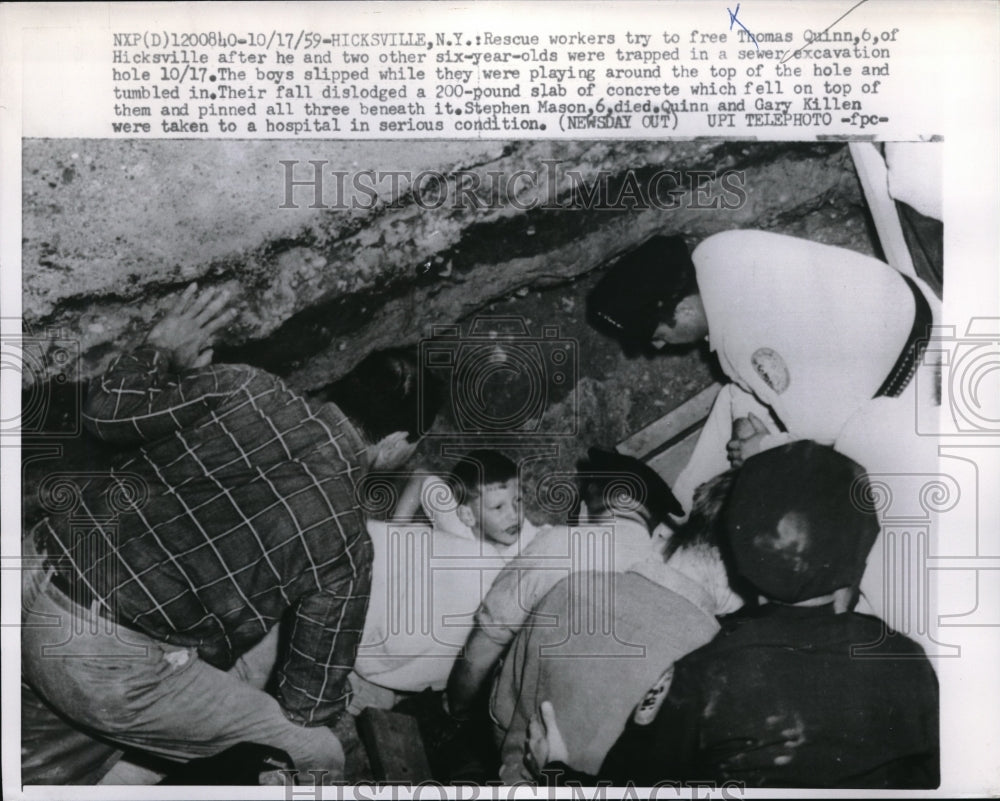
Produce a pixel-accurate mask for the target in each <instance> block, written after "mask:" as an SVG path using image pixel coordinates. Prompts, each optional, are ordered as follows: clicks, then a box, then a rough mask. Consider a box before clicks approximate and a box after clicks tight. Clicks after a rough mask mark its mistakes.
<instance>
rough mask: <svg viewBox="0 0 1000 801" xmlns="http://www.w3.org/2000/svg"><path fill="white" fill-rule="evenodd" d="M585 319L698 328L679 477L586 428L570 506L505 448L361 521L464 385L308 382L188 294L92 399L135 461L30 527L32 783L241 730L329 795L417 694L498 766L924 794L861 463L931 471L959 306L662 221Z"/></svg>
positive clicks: (167, 754) (928, 765) (928, 749)
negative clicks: (57, 745)
mask: <svg viewBox="0 0 1000 801" xmlns="http://www.w3.org/2000/svg"><path fill="white" fill-rule="evenodd" d="M588 305H589V308H588V311H589V314H590V319H591V320H592V322H593V323H594V324H595V325H596V326H598V327H600V328H602V329H604V330H605V331H607V332H609V333H611V334H613V335H614V336H616V337H617V338H618V339H619V340H621V342H622V343H623V344H624V345H625V346H626V347H627V348H628V349H636V348H651V349H657V348H662V347H665V346H670V347H674V346H682V345H689V344H692V343H698V342H701V341H703V340H704V339H705V338H706V337H707V339H708V342H709V345H710V348H711V350H712V351H713V352H714V354H715V356H716V357H717V358H718V362H719V364H720V366H721V368H722V370H723V372H724V373H725V374H726V376H727V377H728V378H729V379H730V383H728V384H727V385H726V386H725V387H724V388H723V390H722V392H720V394H719V396H718V398H717V400H716V402H715V405H714V407H713V409H712V412H711V414H710V416H709V418H708V420H707V421H706V424H705V427H704V429H703V431H702V434H701V436H700V439H699V441H698V444H697V446H696V448H695V451H694V453H693V455H692V457H691V460H690V462H689V464H688V466H687V468H686V469H685V470H684V471H683V472H682V474H681V475H680V477H679V478H678V479H677V481H676V482H674V486H673V488H672V489H671V487H670V486H668V484H667V483H666V482H665V481H664V479H663V478H662V477H661V476H659V475H657V473H656V472H655V471H654V470H653V469H652V468H650V467H649V466H648V465H646V464H644V463H643V462H641V461H640V460H638V459H635V458H632V457H627V456H623V455H621V454H619V453H617V452H615V451H610V450H604V449H602V448H597V447H594V448H590V449H589V451H588V456H587V458H586V459H585V460H582V461H581V463H580V465H579V475H578V488H579V498H580V503H579V505H578V508H577V509H575V510H574V511H573V513H572V515H571V516H570V517H568V518H567V520H566V522H565V523H564V524H562V523H560V524H558V525H543V526H538V525H535V524H534V523H532V521H530V520H528V519H527V518H526V517H525V516H524V514H523V511H522V509H521V505H520V487H519V474H518V467H517V465H516V464H515V463H514V462H513V461H511V460H510V459H509V458H508V457H507V456H506V455H505V454H503V453H502V452H499V451H495V450H485V449H479V450H473V451H471V452H469V453H466V454H465V455H464V456H463V457H461V458H460V459H458V461H457V463H456V464H455V466H454V468H453V469H452V470H451V472H450V473H448V474H447V475H445V476H443V477H438V476H430V475H427V474H425V473H420V472H419V471H417V473H416V474H414V476H413V478H412V480H411V481H410V482H409V484H408V485H407V487H406V489H405V490H404V492H403V493H402V495H401V497H400V499H399V503H397V504H396V507H395V509H393V510H390V511H389V512H388V513H387V514H386V515H385V516H384V519H379V517H378V516H375V515H373V514H372V513H370V511H368V510H366V507H365V505H364V503H363V500H362V496H363V495H364V484H365V481H366V480H367V479H368V478H369V477H370V476H372V475H373V474H379V473H383V472H386V471H394V470H396V471H398V470H400V469H403V468H407V469H412V464H411V460H412V457H413V454H414V451H415V448H416V444H417V435H418V433H419V432H422V431H426V430H427V428H428V427H429V426H430V424H431V422H432V421H433V418H434V416H435V415H436V414H437V412H438V411H439V408H440V405H441V403H442V402H443V398H442V397H441V395H440V393H438V392H435V391H433V388H432V384H430V383H429V382H427V381H425V380H423V379H422V378H421V377H420V376H419V372H420V367H421V366H420V365H419V364H418V363H417V361H416V360H415V359H414V358H413V356H412V355H409V354H407V353H405V352H403V351H392V352H385V353H380V354H374V355H373V356H371V357H369V358H368V359H366V360H365V361H364V362H362V364H361V365H360V366H359V367H358V368H357V369H356V370H354V371H353V372H352V373H351V374H350V375H349V376H348V377H347V378H346V379H343V380H341V381H338V382H336V383H335V384H333V385H331V386H330V387H329V388H328V390H327V391H326V392H325V394H324V396H323V397H322V398H319V399H306V398H304V397H302V396H301V395H300V394H298V393H296V392H293V391H292V390H290V389H289V388H288V387H286V386H285V385H284V383H283V382H282V381H281V380H279V379H278V378H276V377H274V376H272V375H270V374H268V373H265V372H263V371H261V370H258V369H255V368H251V367H247V366H242V365H221V364H212V363H211V359H212V352H211V343H212V340H213V337H214V335H215V333H216V332H217V331H218V330H219V329H220V328H222V327H223V326H225V325H226V324H227V323H228V322H229V321H230V320H231V318H232V312H230V311H228V309H227V298H226V297H225V295H224V294H222V293H219V292H212V291H209V292H203V293H199V292H198V291H197V289H196V288H194V287H191V288H189V289H188V290H187V291H186V292H185V293H184V294H183V296H182V297H181V299H180V301H179V303H178V305H177V307H176V308H174V309H173V310H171V311H170V312H169V313H168V314H167V315H166V316H165V317H164V318H163V319H162V320H161V321H160V322H159V323H158V324H157V325H156V326H155V327H154V328H153V329H152V330H151V331H150V334H149V336H148V337H147V339H146V341H145V342H144V343H143V345H142V346H140V347H139V348H138V349H136V350H134V351H133V352H130V353H126V354H123V355H121V356H120V357H118V358H117V359H116V360H115V361H114V362H113V363H112V364H111V366H110V368H109V369H108V371H107V372H106V373H105V374H104V375H103V376H102V377H101V378H100V379H98V380H95V381H94V382H93V384H92V387H91V390H90V393H89V396H88V399H87V402H86V408H85V411H84V420H85V422H86V425H87V428H88V430H89V431H90V432H91V433H92V434H93V435H96V436H97V437H100V438H101V439H102V440H105V441H107V442H109V443H112V444H114V445H116V446H119V447H120V448H121V450H122V456H121V458H120V459H119V460H117V461H116V463H115V464H114V466H113V467H111V468H110V469H108V470H106V471H104V472H103V473H101V474H97V473H95V474H92V475H91V476H90V477H89V478H88V479H87V480H86V481H85V482H84V483H83V485H82V486H81V487H80V503H79V505H78V506H79V508H78V509H76V510H75V511H74V516H73V517H72V519H71V518H70V516H69V515H68V514H67V515H64V516H61V517H60V516H58V515H54V516H51V517H49V518H46V519H45V520H43V521H41V522H40V523H39V524H37V525H36V526H34V527H33V528H32V529H31V530H30V531H29V532H28V533H27V535H26V537H25V539H24V543H23V551H24V555H25V557H27V559H28V560H29V561H30V562H31V563H33V564H34V565H35V566H36V567H35V569H30V570H25V573H24V621H23V622H24V628H23V634H22V666H23V682H22V706H23V707H24V708H25V709H31V710H33V714H32V716H31V718H30V719H31V720H32V721H35V722H36V723H37V726H36V727H35V730H32V729H31V727H30V726H29V725H27V724H25V726H24V731H23V734H22V742H23V746H24V747H23V753H24V758H23V764H22V772H23V776H24V780H25V782H26V783H71V782H80V783H83V782H95V781H103V782H106V783H115V782H126V781H131V780H137V779H135V778H134V777H135V776H136V775H142V774H141V771H142V768H141V767H139V766H138V765H136V764H135V760H134V759H133V758H134V757H135V755H137V754H138V755H139V756H141V755H144V754H146V755H149V754H151V755H155V756H156V757H160V758H165V759H167V760H173V761H185V760H191V759H194V758H198V757H203V756H209V755H212V754H216V753H219V752H221V751H224V750H225V749H227V748H229V747H231V746H233V745H236V744H238V743H248V742H249V743H257V744H260V745H263V746H267V747H270V748H273V749H276V750H277V751H279V752H281V753H282V754H284V755H285V756H286V757H287V759H288V760H290V762H291V765H292V766H293V767H294V769H295V770H296V771H298V775H299V776H300V777H304V779H303V780H305V781H312V778H310V776H315V775H319V776H323V777H325V778H326V779H327V780H328V781H338V780H342V779H343V769H344V752H343V748H342V745H341V743H340V742H339V741H338V738H337V737H336V736H335V735H334V733H333V732H332V731H331V726H333V725H335V724H336V723H337V722H338V720H339V719H340V718H341V717H342V715H343V714H344V713H345V711H348V710H350V711H351V712H358V711H360V710H361V709H363V708H364V706H366V705H374V706H384V707H391V706H394V705H396V704H397V703H399V702H403V703H404V704H405V703H406V700H407V699H408V698H410V697H412V696H413V695H414V694H416V693H420V692H421V691H427V690H429V691H431V692H434V693H436V694H437V695H436V697H439V698H440V703H441V706H442V709H443V710H444V714H445V715H446V716H447V717H448V718H449V719H451V720H454V721H456V722H457V723H456V725H459V726H461V725H462V724H461V721H463V720H474V721H482V722H483V725H484V726H488V727H489V729H490V731H489V736H490V737H491V738H492V740H493V743H494V744H495V746H496V765H495V766H494V768H495V773H494V775H495V776H496V777H499V778H500V779H502V780H503V781H504V782H508V783H516V782H524V781H527V782H537V781H543V780H545V781H548V780H550V779H552V777H556V780H557V781H558V780H569V779H575V780H580V781H584V782H595V781H603V780H608V781H612V782H614V783H616V784H623V783H625V782H632V783H633V784H644V785H650V784H656V783H658V782H664V781H665V782H677V781H717V782H723V781H736V782H741V783H743V784H744V785H746V786H786V787H794V786H800V787H841V788H842V787H871V788H903V787H908V788H909V787H919V788H928V787H935V786H937V783H938V731H937V715H938V706H937V705H938V696H937V682H936V678H935V673H934V670H933V668H932V666H931V663H930V661H929V660H928V659H927V657H926V655H925V654H924V651H923V649H922V648H921V646H920V645H919V644H918V643H916V642H914V641H912V640H911V639H909V638H908V637H906V636H904V635H903V634H902V633H899V632H897V631H895V627H894V626H893V623H894V621H895V620H897V619H899V620H901V619H903V618H904V616H905V614H906V613H907V611H908V610H905V609H901V608H900V607H899V602H898V599H897V598H896V597H894V596H893V595H892V594H890V593H888V592H887V591H886V589H885V588H886V586H887V584H888V582H886V580H885V579H886V577H885V575H884V569H885V567H884V563H885V560H884V558H883V555H882V549H881V546H880V543H881V539H880V527H879V522H878V519H877V516H876V514H875V512H874V511H873V509H872V508H871V504H870V498H869V497H868V496H869V495H870V492H869V489H868V483H867V481H868V479H867V478H866V474H868V473H876V474H883V473H884V474H891V473H892V472H893V471H900V470H902V471H914V470H917V471H919V469H920V468H919V466H920V465H921V464H931V465H932V464H933V461H932V460H933V458H935V454H934V452H933V443H932V442H927V441H926V440H923V439H921V438H920V437H918V436H917V435H916V432H915V426H914V419H915V416H916V415H917V414H918V413H919V407H920V406H921V405H928V406H930V405H933V404H934V403H935V398H934V393H933V389H934V382H933V381H932V380H918V374H920V373H922V372H923V371H926V370H927V369H928V368H927V366H926V365H924V363H923V362H924V360H923V358H922V357H923V341H922V340H923V337H925V336H926V334H927V329H928V326H929V325H931V324H932V323H933V322H936V321H937V315H938V313H939V307H940V302H939V299H938V298H937V297H936V296H935V295H934V293H933V292H931V291H930V290H929V289H928V288H927V287H926V285H924V284H923V283H922V282H920V281H919V280H918V279H915V278H911V277H908V276H904V275H903V274H901V273H899V272H896V271H895V270H893V269H892V268H891V267H889V266H888V265H886V264H884V263H883V262H880V261H878V260H876V259H873V258H870V257H866V256H863V255H861V254H858V253H854V252H851V251H848V250H844V249H842V248H835V247H830V246H826V245H821V244H818V243H814V242H809V241H806V240H801V239H795V238H792V237H788V236H782V235H778V234H772V233H766V232H760V231H730V232H725V233H720V234H716V235H714V236H711V237H709V238H707V239H706V240H705V241H703V242H702V243H701V244H699V246H698V247H697V248H696V249H695V250H694V251H693V253H691V254H689V252H688V249H687V246H686V243H685V242H684V240H683V239H682V238H680V237H654V238H653V239H651V240H649V241H648V242H647V243H645V244H644V245H643V246H641V247H640V248H638V249H636V250H635V251H633V252H632V253H630V254H627V255H626V256H625V257H623V258H622V259H621V260H620V261H619V262H618V263H617V264H615V265H614V266H613V267H612V268H611V269H610V270H609V271H608V273H607V274H606V275H605V276H604V277H603V278H602V280H601V282H600V284H599V285H598V286H597V287H596V289H595V290H594V291H593V293H592V294H591V296H590V297H589V299H588ZM127 481H137V482H139V484H140V485H141V486H142V487H143V488H144V491H143V493H142V497H131V498H130V503H126V504H125V505H124V506H123V505H122V502H121V500H120V499H117V500H116V498H117V495H116V493H117V494H118V495H120V494H121V489H122V486H123V484H124V483H126V482H127ZM81 510H82V515H81ZM81 519H83V520H84V521H85V524H81ZM415 521H424V523H423V525H417V524H416V522H415ZM29 561H26V564H28V563H29ZM855 609H856V611H855ZM859 646H864V653H863V654H860V652H859V651H858V648H859ZM26 719H27V718H26ZM60 738H62V739H60ZM53 742H61V743H63V746H64V747H63V748H62V749H61V750H62V753H57V751H58V750H59V749H53V747H52V743H53ZM123 751H124V752H126V753H127V754H128V756H129V759H121V755H122V752H123ZM81 754H83V755H85V756H83V757H81ZM309 771H316V772H317V773H314V774H309V776H306V774H308V772H309ZM137 772H139V773H137ZM146 780H151V779H149V777H148V774H147V775H146Z"/></svg>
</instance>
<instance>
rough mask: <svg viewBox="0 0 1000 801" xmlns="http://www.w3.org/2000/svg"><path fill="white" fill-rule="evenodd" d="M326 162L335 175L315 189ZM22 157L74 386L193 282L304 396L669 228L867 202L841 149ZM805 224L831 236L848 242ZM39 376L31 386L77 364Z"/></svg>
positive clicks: (456, 146) (366, 149) (83, 147)
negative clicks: (373, 358) (601, 190)
mask: <svg viewBox="0 0 1000 801" xmlns="http://www.w3.org/2000/svg"><path fill="white" fill-rule="evenodd" d="M310 161H319V162H323V163H322V164H320V165H319V166H318V168H319V169H321V170H322V171H323V185H322V189H321V191H319V190H317V188H316V187H315V186H314V185H313V184H312V183H308V182H309V181H311V180H313V176H314V174H315V173H314V167H313V165H311V164H310ZM282 162H286V164H282ZM23 165H24V166H23V172H24V175H23V178H24V195H23V197H24V204H23V205H24V213H23V220H24V230H23V237H24V246H23V286H24V318H25V323H26V325H27V326H28V329H29V331H30V332H31V333H32V334H33V335H35V336H38V337H40V338H41V339H42V340H43V341H44V340H46V339H47V338H49V337H50V332H58V336H59V337H62V338H63V339H66V338H69V339H70V340H72V341H74V342H75V343H77V344H78V347H79V353H80V359H79V363H78V365H76V369H75V370H74V371H73V376H72V377H74V378H79V379H86V378H89V377H91V376H93V375H95V374H97V373H99V372H100V371H101V370H102V369H103V368H104V367H105V366H106V364H107V362H108V360H109V359H110V358H111V357H112V355H113V354H114V353H115V352H116V351H117V350H119V349H120V348H122V347H126V346H127V345H128V344H130V343H132V342H134V341H136V340H137V339H138V338H140V337H141V336H142V335H143V333H144V332H145V330H146V329H147V328H148V326H149V324H150V322H151V321H152V320H154V319H155V317H156V315H157V314H158V313H159V312H160V310H161V309H162V308H163V307H164V306H165V305H166V304H168V303H169V301H170V300H171V299H172V298H173V297H175V296H176V295H177V294H178V293H179V292H180V291H181V290H182V289H183V288H184V287H185V286H186V285H187V284H188V283H189V282H191V281H198V282H199V284H200V285H203V286H207V285H214V286H227V287H229V288H230V289H231V290H232V292H233V295H234V303H235V304H236V305H237V307H238V309H239V315H238V317H237V319H236V321H235V322H234V323H233V324H232V325H231V326H230V327H229V329H228V330H227V331H226V332H225V333H224V335H223V337H222V343H221V345H220V347H219V348H218V349H217V352H218V354H219V357H220V358H222V357H225V358H227V359H229V360H240V361H249V362H251V363H255V364H259V365H260V366H264V367H266V368H268V369H271V370H273V371H274V372H277V373H279V374H282V375H284V376H286V377H287V378H288V380H289V381H290V383H292V384H293V385H295V386H299V387H301V388H304V389H310V388H315V387H317V386H320V385H321V384H324V383H326V382H328V381H330V380H332V379H333V378H335V377H337V376H338V375H340V374H342V373H343V372H346V371H347V370H349V369H350V368H351V367H352V366H353V365H354V364H355V363H356V362H357V361H358V360H360V359H361V358H363V356H364V355H365V354H366V353H368V352H370V351H371V350H373V349H378V348H382V347H386V346H390V345H399V344H406V343H414V342H416V341H418V340H419V339H420V338H421V337H423V336H425V335H426V333H427V331H428V327H429V326H430V325H432V324H437V323H451V322H455V321H457V320H460V319H462V318H464V317H466V316H467V315H469V314H471V313H472V312H474V311H476V310H478V309H481V308H482V307H483V306H484V305H485V304H488V303H490V302H493V301H496V300H498V299H502V298H504V297H506V296H508V295H509V294H510V293H513V292H515V291H518V290H520V291H522V292H524V291H526V288H529V287H539V286H542V287H544V286H547V285H552V284H556V283H559V282H563V281H567V280H569V279H571V278H573V277H575V276H578V275H581V274H584V273H587V272H588V271H590V270H593V269H594V268H596V267H598V266H600V265H602V264H604V263H606V262H607V261H608V260H609V259H612V258H614V257H615V256H617V255H620V254H621V253H623V252H625V251H627V250H629V249H630V248H632V247H634V246H635V245H636V244H637V243H639V242H641V241H642V240H643V239H645V238H646V237H648V236H649V235H650V234H652V233H654V232H660V231H662V232H667V233H669V232H680V233H683V234H685V235H686V236H688V237H689V238H690V240H691V242H692V243H694V242H696V241H697V240H698V239H700V238H702V237H703V236H705V235H707V234H710V233H713V232H715V231H719V230H723V229H727V228H737V227H750V226H754V227H761V228H774V229H779V228H780V229H788V228H789V227H793V228H794V227H795V225H796V224H798V223H800V222H802V221H804V220H807V218H808V217H809V215H810V214H811V213H812V212H819V211H821V210H823V209H826V208H828V207H830V208H840V209H842V208H843V207H844V205H845V203H846V204H847V205H851V204H854V205H857V204H858V202H859V199H858V190H857V185H856V178H855V176H854V173H853V169H852V167H851V163H850V159H849V158H848V156H847V151H846V148H844V147H843V146H842V145H837V144H829V145H827V144H815V145H784V144H734V143H720V142H688V143H671V142H630V143H621V142H518V143H502V142H403V143H400V142H370V141H368V142H364V141H352V142H288V141H250V142H219V141H184V142H181V141H164V140H161V141H148V142H139V141H121V142H119V141H102V140H35V141H28V142H26V143H25V148H24V158H23ZM658 170H672V171H683V172H682V174H681V175H680V176H679V179H680V180H679V181H678V180H677V179H672V178H668V179H667V180H662V181H660V183H659V188H660V189H661V190H663V191H664V194H663V195H662V197H661V202H660V203H659V205H660V206H661V208H648V207H647V208H642V207H635V206H637V205H640V206H641V205H642V202H643V200H644V199H645V198H637V197H636V195H635V192H636V191H639V192H640V193H642V192H645V191H646V188H647V186H648V185H649V182H650V177H651V176H653V175H655V174H656V172H657V171H658ZM695 170H717V171H719V172H720V173H721V172H722V171H724V170H738V171H742V174H743V176H744V179H745V184H744V186H745V202H743V203H742V204H740V207H739V208H735V209H732V208H724V207H718V206H724V205H725V203H720V199H721V200H722V201H727V200H730V201H731V200H732V197H733V196H732V195H731V194H729V195H727V194H726V192H725V190H724V189H723V188H721V187H720V185H719V184H718V182H715V183H711V182H709V183H708V184H706V185H705V186H704V187H703V188H702V189H701V190H699V193H698V194H696V193H694V192H692V191H691V186H692V181H696V180H697V181H702V182H704V181H706V180H707V179H706V178H704V177H703V178H697V175H696V174H695V175H694V177H692V173H691V171H695ZM366 171H377V172H381V173H382V175H381V176H379V175H378V174H377V172H376V173H375V174H373V173H371V172H366ZM393 171H408V173H409V176H410V178H415V179H417V180H416V182H415V183H416V186H414V185H413V184H412V183H411V182H410V180H408V179H407V178H406V177H405V176H401V177H400V178H398V179H397V187H398V191H393V190H394V187H393V179H392V178H391V176H390V173H391V172H393ZM518 171H526V172H520V173H519V172H518ZM334 172H339V173H340V177H339V178H338V177H337V176H336V175H334V174H333V173H334ZM421 173H423V175H422V176H421V175H420V174H421ZM438 176H444V177H445V186H444V187H442V184H441V183H440V181H439V179H438ZM288 177H291V178H292V179H294V180H296V181H305V182H307V183H306V184H304V185H299V186H289V185H288V184H287V179H288ZM602 180H603V181H605V185H606V187H607V188H608V191H607V192H606V193H605V195H604V196H603V199H604V205H605V206H606V207H607V208H605V209H604V210H600V209H596V208H582V207H583V206H587V205H588V203H587V199H586V197H585V196H583V197H582V198H581V195H580V191H581V190H582V191H583V192H584V193H586V192H587V191H592V190H593V188H594V186H595V185H597V184H598V183H600V182H601V181H602ZM733 180H736V179H733ZM630 182H631V183H630ZM678 184H679V185H680V191H679V192H678V193H677V194H676V195H674V197H673V200H672V201H671V200H670V198H669V196H668V195H667V194H665V192H666V190H670V189H674V188H675V187H676V186H677V185H678ZM352 187H353V188H352ZM369 187H371V188H369ZM341 190H343V191H341ZM317 196H318V197H317ZM574 198H575V200H576V205H577V208H566V207H567V206H570V205H571V204H572V203H573V202H574ZM317 200H319V203H316V201H317ZM616 200H617V201H619V202H618V203H617V204H616V203H615V201H616ZM637 201H638V203H637ZM289 205H294V206H297V208H282V206H289ZM314 205H322V206H326V208H312V206H314ZM589 205H590V206H593V205H594V202H593V200H591V201H590V203H589ZM616 205H617V208H615V206H616ZM647 205H648V204H647ZM667 205H672V206H674V207H673V208H662V206H667ZM712 205H715V206H717V208H712V207H711V206H712ZM352 206H357V207H356V208H355V207H352ZM533 206H534V207H533ZM706 206H707V207H706ZM802 224H806V225H811V226H812V228H813V230H810V231H809V232H808V233H809V234H810V235H814V236H816V238H818V239H821V240H823V241H830V242H838V243H841V244H844V242H843V241H842V240H843V239H844V238H845V236H847V233H846V232H844V231H838V230H836V226H835V224H831V225H830V226H829V230H824V229H823V226H822V221H820V225H818V226H817V225H816V221H815V220H814V221H813V223H808V222H805V223H802ZM540 322H541V321H540ZM545 322H546V323H548V322H551V323H554V324H559V322H560V321H559V320H558V319H556V320H552V321H545ZM51 336H53V337H54V336H56V335H55V334H51ZM38 364H39V365H41V366H39V367H38V368H37V369H29V370H26V371H25V383H26V384H28V385H30V384H31V383H33V382H35V381H38V380H45V379H47V378H52V377H53V376H55V375H57V374H58V373H59V372H60V371H62V372H65V367H64V366H59V365H54V364H52V360H51V359H49V360H45V359H40V360H39V362H38Z"/></svg>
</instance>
